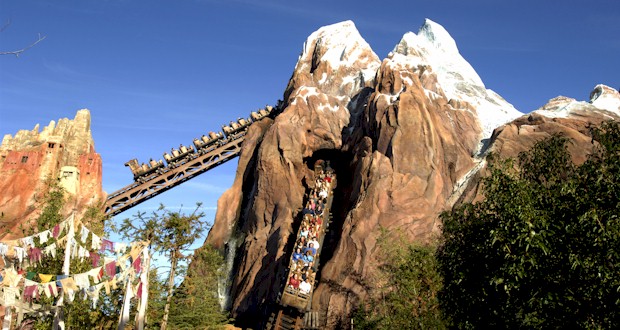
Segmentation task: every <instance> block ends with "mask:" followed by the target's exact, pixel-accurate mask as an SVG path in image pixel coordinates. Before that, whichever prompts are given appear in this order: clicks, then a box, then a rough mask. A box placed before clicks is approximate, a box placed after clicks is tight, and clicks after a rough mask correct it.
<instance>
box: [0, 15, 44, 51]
mask: <svg viewBox="0 0 620 330" xmlns="http://www.w3.org/2000/svg"><path fill="white" fill-rule="evenodd" d="M8 24H10V21H9V22H8V23H7V25H5V26H4V27H2V30H4V29H5V28H6V26H8ZM0 31H1V30H0ZM46 37H47V36H41V34H40V33H39V38H38V39H37V40H36V41H35V42H33V43H32V44H30V45H29V46H26V47H24V48H22V49H19V50H14V51H10V52H0V55H15V57H19V55H21V54H22V53H23V52H25V51H27V50H28V49H30V48H32V47H33V46H34V45H36V44H38V43H39V42H41V41H43V39H45V38H46Z"/></svg>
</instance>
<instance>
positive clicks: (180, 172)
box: [104, 131, 246, 216]
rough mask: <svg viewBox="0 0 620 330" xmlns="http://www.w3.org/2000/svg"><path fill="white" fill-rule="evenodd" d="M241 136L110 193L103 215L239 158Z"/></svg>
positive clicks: (125, 208)
mask: <svg viewBox="0 0 620 330" xmlns="http://www.w3.org/2000/svg"><path fill="white" fill-rule="evenodd" d="M245 133H246V132H245V131H243V132H240V133H239V134H238V135H237V136H236V137H235V138H234V139H228V140H226V141H224V142H223V143H222V145H221V146H219V147H217V148H215V149H213V150H211V151H208V152H206V153H204V154H202V155H192V157H189V159H187V160H185V161H183V162H182V163H180V164H175V166H174V167H167V168H165V170H164V171H163V172H161V173H153V174H152V175H151V176H147V177H146V178H144V179H143V180H141V182H133V183H132V184H130V185H127V186H125V187H123V188H121V189H119V190H117V191H115V192H113V193H111V194H110V195H109V196H108V198H107V199H106V202H105V205H104V212H105V214H106V215H108V216H114V215H117V214H119V213H121V212H123V211H125V210H127V209H130V208H132V207H134V206H136V205H138V204H140V203H142V202H145V201H147V200H149V199H151V198H153V197H155V196H157V195H159V194H161V193H163V192H165V191H167V190H169V189H172V188H174V187H176V186H178V185H180V184H181V183H183V182H186V181H188V180H190V179H192V178H194V177H196V176H198V175H200V174H202V173H204V172H206V171H208V170H210V169H212V168H214V167H216V166H219V165H221V164H224V163H225V162H227V161H229V160H231V159H233V158H235V157H237V156H239V153H240V152H241V144H242V143H243V141H244V140H245Z"/></svg>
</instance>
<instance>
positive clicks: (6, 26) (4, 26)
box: [0, 19, 11, 32]
mask: <svg viewBox="0 0 620 330" xmlns="http://www.w3.org/2000/svg"><path fill="white" fill-rule="evenodd" d="M9 25H11V20H10V19H7V20H6V23H4V25H3V26H2V28H0V32H4V30H6V28H8V27H9Z"/></svg>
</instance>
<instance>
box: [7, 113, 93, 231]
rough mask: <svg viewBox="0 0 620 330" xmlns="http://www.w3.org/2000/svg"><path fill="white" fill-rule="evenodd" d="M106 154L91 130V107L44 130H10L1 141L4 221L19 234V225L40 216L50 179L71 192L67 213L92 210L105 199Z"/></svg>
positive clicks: (11, 229) (36, 127)
mask: <svg viewBox="0 0 620 330" xmlns="http://www.w3.org/2000/svg"><path fill="white" fill-rule="evenodd" d="M101 175H102V172H101V156H100V155H99V154H98V153H96V152H95V148H94V143H93V139H92V136H91V132H90V112H89V111H88V110H79V111H78V112H77V114H76V116H75V118H74V119H73V120H69V119H67V118H63V119H60V120H58V123H57V124H56V123H55V122H54V121H51V122H50V124H49V125H48V126H46V127H44V128H43V130H42V131H41V132H39V125H36V126H35V128H34V129H33V130H32V131H26V130H22V131H19V132H17V134H15V136H14V137H13V136H11V135H10V134H7V135H5V136H4V139H3V140H2V145H0V211H1V212H2V214H3V216H2V219H1V221H2V226H3V227H4V228H5V229H8V231H9V232H10V234H8V235H7V236H5V237H3V238H6V239H9V238H11V237H14V236H15V237H19V236H21V235H20V231H19V230H18V229H17V228H19V225H21V224H24V225H26V226H28V225H29V221H32V220H34V219H36V217H37V216H38V214H39V212H40V208H41V205H42V202H41V200H42V196H43V195H44V193H45V191H46V189H47V185H46V180H47V179H50V178H52V179H58V180H60V183H61V185H63V186H64V187H65V188H66V189H67V191H68V192H69V193H68V195H69V200H68V202H67V205H66V207H65V213H67V214H68V213H69V212H70V211H71V210H72V209H74V208H75V209H76V210H77V211H78V212H79V213H81V212H84V211H86V209H87V207H88V206H94V205H96V203H98V202H101V201H102V200H103V199H104V193H103V190H102V186H101Z"/></svg>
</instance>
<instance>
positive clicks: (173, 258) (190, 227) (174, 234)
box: [115, 203, 208, 330]
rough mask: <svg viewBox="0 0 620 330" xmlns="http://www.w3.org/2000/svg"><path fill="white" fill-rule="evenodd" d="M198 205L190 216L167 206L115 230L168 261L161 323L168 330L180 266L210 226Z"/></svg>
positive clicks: (137, 217)
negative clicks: (148, 243)
mask: <svg viewBox="0 0 620 330" xmlns="http://www.w3.org/2000/svg"><path fill="white" fill-rule="evenodd" d="M200 207H201V204H200V203H197V205H196V209H195V210H194V211H193V212H192V213H191V214H189V215H185V214H183V213H181V211H178V212H172V211H169V210H167V209H166V208H165V206H164V205H160V207H159V208H158V209H157V210H156V211H154V212H152V213H151V214H150V215H146V214H145V213H141V212H139V213H138V214H136V215H135V216H134V218H133V220H130V219H125V220H123V222H122V223H121V224H120V226H119V227H116V228H115V230H116V231H117V232H119V233H121V234H122V235H123V236H124V237H127V238H132V239H139V240H144V241H149V242H150V247H149V249H150V250H151V251H152V252H159V253H162V254H163V255H164V256H165V257H166V258H167V259H168V261H169V263H170V268H169V272H168V278H167V283H166V294H165V295H166V302H165V304H164V310H163V315H162V319H161V323H160V327H161V329H162V330H163V329H166V327H167V323H168V317H169V312H170V303H171V301H172V297H173V295H174V281H175V278H176V277H177V275H178V271H179V263H180V262H184V261H186V260H187V258H188V257H189V255H188V254H187V250H188V248H189V247H190V246H191V245H192V244H193V243H194V242H195V241H196V239H198V238H199V237H201V236H202V233H203V232H204V230H205V229H207V228H208V223H207V222H205V221H203V220H202V218H203V217H204V213H203V212H199V210H200Z"/></svg>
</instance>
